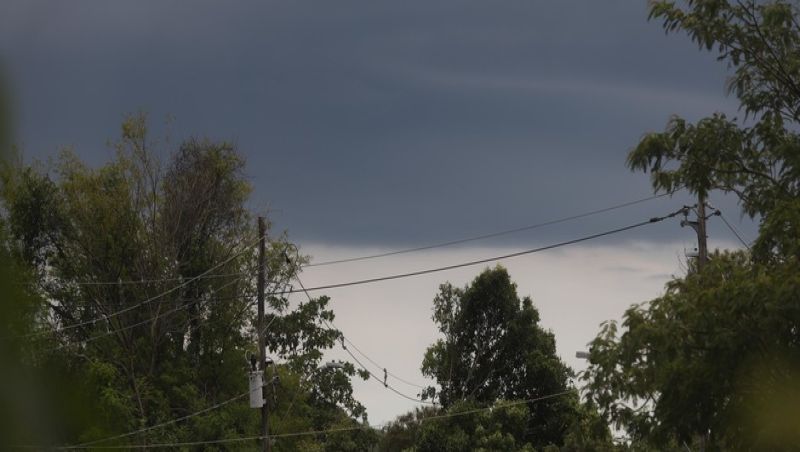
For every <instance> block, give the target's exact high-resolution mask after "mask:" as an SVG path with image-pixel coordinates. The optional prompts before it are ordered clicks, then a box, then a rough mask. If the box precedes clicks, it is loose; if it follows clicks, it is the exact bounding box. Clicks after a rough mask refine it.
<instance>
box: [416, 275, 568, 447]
mask: <svg viewBox="0 0 800 452" xmlns="http://www.w3.org/2000/svg"><path fill="white" fill-rule="evenodd" d="M433 305H434V306H433V311H434V313H433V320H434V321H435V322H436V324H437V326H438V328H439V330H440V331H441V333H442V335H443V336H444V337H443V338H442V339H439V340H437V341H436V342H435V343H434V344H433V345H431V346H430V347H429V348H428V350H427V352H426V353H425V358H424V360H423V362H422V372H423V374H424V375H427V376H429V377H432V378H434V379H436V382H437V383H438V385H439V388H440V389H439V390H438V391H437V390H436V389H435V388H433V387H431V388H428V389H427V390H426V391H425V396H426V397H428V398H434V397H435V398H436V399H437V400H438V401H439V402H440V403H441V405H442V406H443V408H444V409H446V410H448V409H451V408H453V407H456V406H457V405H459V404H463V403H467V404H473V405H474V404H477V405H482V406H490V405H492V404H493V403H495V402H496V401H498V400H529V399H535V398H539V397H543V396H548V395H552V394H557V393H563V392H565V391H568V390H569V389H570V387H571V386H570V382H569V379H570V377H571V376H572V375H573V374H572V371H571V370H570V369H569V368H568V367H567V366H566V365H565V364H564V363H563V362H561V360H560V359H559V358H558V356H557V355H556V348H555V339H554V337H553V334H552V333H550V332H548V331H546V330H544V329H543V328H541V327H540V326H539V324H538V323H539V312H538V311H537V310H536V308H535V307H534V306H533V302H532V301H531V299H530V298H529V297H525V298H523V299H520V298H519V297H518V295H517V291H516V285H515V284H514V283H512V282H511V280H510V278H509V275H508V272H507V271H506V270H505V269H504V268H502V267H500V266H498V267H496V268H494V269H487V270H485V271H484V272H482V273H481V274H480V275H478V276H477V277H476V278H475V279H474V280H473V281H472V283H471V284H470V285H468V286H467V287H464V288H457V287H453V286H452V285H451V284H449V283H447V284H443V285H442V286H441V287H440V290H439V293H438V294H437V295H436V297H435V298H434V301H433ZM523 408H524V412H523V414H520V415H521V416H522V418H523V419H524V428H515V429H509V430H502V429H500V430H496V429H489V431H491V432H495V431H496V432H497V433H498V434H501V436H502V437H503V438H506V435H510V436H509V438H512V439H513V441H514V444H519V445H520V446H521V445H524V444H529V445H531V446H533V447H536V448H539V447H543V446H546V445H548V444H555V445H562V444H564V438H565V436H566V434H567V432H568V431H569V429H570V427H571V426H572V425H573V424H574V423H575V422H576V419H577V415H578V401H577V397H576V396H575V394H565V395H562V396H559V397H553V398H549V399H546V400H542V401H538V402H535V403H529V404H528V405H527V406H525V407H523ZM453 422H456V421H453ZM458 422H476V421H475V420H459V421H458ZM454 425H457V424H454ZM454 428H455V427H454ZM467 431H469V433H470V434H472V433H473V432H472V430H470V429H467ZM431 434H432V435H433V434H434V433H431ZM436 434H444V433H442V432H439V433H436ZM457 436H460V435H457ZM425 438H428V436H425ZM451 439H452V438H451ZM465 440H466V439H465ZM473 440H474V438H471V439H469V441H473ZM425 441H428V440H425ZM431 441H433V440H431ZM453 441H456V440H455V439H453ZM458 441H461V440H458ZM458 441H457V442H458ZM504 441H505V440H504ZM434 443H435V441H434V442H431V444H434ZM459 444H460V443H459ZM498 444H499V443H498ZM504 444H505V443H504ZM509 444H510V443H509ZM458 447H460V446H453V448H452V449H451V450H459V448H458ZM497 447H500V448H502V447H501V446H499V445H498V446H497ZM515 447H516V446H515ZM423 450H424V449H423Z"/></svg>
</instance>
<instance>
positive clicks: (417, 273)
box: [270, 209, 683, 295]
mask: <svg viewBox="0 0 800 452" xmlns="http://www.w3.org/2000/svg"><path fill="white" fill-rule="evenodd" d="M681 212H683V209H680V210H677V211H675V212H673V213H670V214H668V215H665V216H662V217H653V218H651V219H649V220H646V221H642V222H639V223H634V224H631V225H629V226H623V227H620V228H616V229H611V230H608V231H604V232H600V233H597V234H591V235H587V236H584V237H580V238H577V239H571V240H567V241H564V242H558V243H554V244H552V245H546V246H541V247H538V248H532V249H528V250H524V251H517V252H515V253H510V254H503V255H501V256H494V257H489V258H485V259H478V260H474V261H468V262H462V263H459V264H453V265H446V266H444V267H436V268H429V269H425V270H418V271H413V272H408V273H398V274H394V275H387V276H380V277H376V278H368V279H361V280H356V281H349V282H343V283H335V284H326V285H322V286H316V287H308V288H303V289H302V290H301V289H290V290H287V291H285V293H299V292H303V291H309V292H310V291H315V290H324V289H338V288H341V287H349V286H358V285H362V284H371V283H376V282H381V281H390V280H394V279H401V278H409V277H413V276H421V275H427V274H430V273H437V272H442V271H447V270H454V269H457V268H463V267H470V266H473V265H479V264H485V263H489V262H495V261H499V260H503V259H509V258H512V257H518V256H524V255H527V254H534V253H539V252H542V251H547V250H552V249H555V248H560V247H563V246H567V245H574V244H576V243H581V242H586V241H589V240H593V239H596V238H600V237H605V236H609V235H613V234H618V233H620V232H625V231H629V230H631V229H636V228H640V227H642V226H647V225H650V224H654V223H658V222H661V221H664V220H666V219H667V218H672V217H674V216H676V215H678V214H680V213H681ZM274 294H275V293H271V294H270V295H274Z"/></svg>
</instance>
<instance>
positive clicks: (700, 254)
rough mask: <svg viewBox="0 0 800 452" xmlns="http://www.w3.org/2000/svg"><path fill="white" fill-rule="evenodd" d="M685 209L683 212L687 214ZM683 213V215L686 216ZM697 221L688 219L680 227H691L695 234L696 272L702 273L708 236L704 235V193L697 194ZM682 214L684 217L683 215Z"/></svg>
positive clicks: (706, 252)
mask: <svg viewBox="0 0 800 452" xmlns="http://www.w3.org/2000/svg"><path fill="white" fill-rule="evenodd" d="M688 211H689V208H688V207H686V210H685V212H686V213H688ZM686 213H685V214H686ZM695 213H696V214H697V221H689V220H688V219H686V220H684V221H682V222H681V226H691V227H692V229H694V232H695V233H697V271H702V270H703V267H705V265H706V263H707V262H708V234H707V233H706V196H705V194H704V193H698V194H697V206H696V209H695ZM685 214H684V215H685Z"/></svg>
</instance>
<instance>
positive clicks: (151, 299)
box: [17, 240, 258, 338]
mask: <svg viewBox="0 0 800 452" xmlns="http://www.w3.org/2000/svg"><path fill="white" fill-rule="evenodd" d="M257 243H258V241H257V240H256V241H254V242H253V243H251V244H249V245H247V246H245V247H244V248H243V249H242V250H241V251H239V252H237V253H234V254H233V255H232V256H230V257H229V258H227V259H225V260H224V261H222V262H220V263H219V264H216V265H214V266H213V267H211V268H209V269H208V270H206V271H204V272H203V273H200V274H199V275H197V276H195V277H192V278H189V279H187V280H186V281H184V282H182V283H181V284H178V285H177V286H174V287H172V288H171V289H168V290H165V291H164V292H161V293H159V294H158V295H155V296H153V297H150V298H148V299H146V300H144V301H141V302H139V303H135V304H133V305H131V306H128V307H126V308H123V309H120V310H119V311H116V312H112V313H110V314H108V315H104V316H103V318H104V319H106V320H107V319H110V318H114V317H117V316H120V315H122V314H124V313H126V312H130V311H132V310H134V309H137V308H139V307H141V306H144V305H146V304H149V303H152V302H153V301H155V300H158V299H159V298H163V297H165V296H167V295H169V294H171V293H172V292H175V291H176V290H178V289H181V288H183V287H186V286H187V285H188V284H190V283H192V282H194V281H197V280H198V279H200V278H202V277H203V276H205V275H207V274H210V273H211V272H212V271H214V270H216V269H217V268H219V267H222V266H223V265H225V264H227V263H228V262H230V261H232V260H233V259H235V258H237V257H239V256H240V255H242V254H243V253H244V252H245V251H247V250H248V249H249V248H250V247H252V246H254V245H255V244H257ZM97 320H99V319H92V320H84V321H81V322H76V323H72V324H68V325H64V326H62V327H60V328H58V327H56V328H54V331H55V332H61V331H66V330H71V329H74V328H79V327H81V326H86V325H89V324H93V323H95V322H97ZM48 333H49V331H40V332H36V333H30V334H25V335H21V336H17V337H21V338H22V337H35V336H41V335H44V334H48Z"/></svg>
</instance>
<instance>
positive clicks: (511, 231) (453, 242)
mask: <svg viewBox="0 0 800 452" xmlns="http://www.w3.org/2000/svg"><path fill="white" fill-rule="evenodd" d="M673 193H674V192H668V193H662V194H660V195H653V196H649V197H647V198H641V199H637V200H635V201H629V202H625V203H622V204H616V205H613V206H610V207H606V208H603V209H597V210H592V211H589V212H585V213H581V214H576V215H571V216H568V217H563V218H559V219H557V220H549V221H545V222H542V223H536V224H532V225H528V226H522V227H518V228H513V229H506V230H504V231H499V232H492V233H488V234H483V235H477V236H473V237H466V238H463V239H458V240H451V241H448V242H441V243H435V244H432V245H426V246H419V247H415V248H407V249H402V250H397V251H389V252H386V253H379V254H372V255H368V256H356V257H350V258H345V259H336V260H330V261H323V262H316V263H314V262H312V263H310V264H306V265H303V267H321V266H324V265H333V264H343V263H346V262H356V261H363V260H367V259H377V258H380V257H387V256H396V255H398V254H407V253H414V252H417V251H425V250H430V249H434V248H442V247H446V246H452V245H459V244H462V243H468V242H474V241H478V240H484V239H489V238H493V237H500V236H503V235H508V234H514V233H517V232H523V231H529V230H532V229H538V228H541V227H545V226H552V225H554V224H559V223H565V222H567V221H572V220H577V219H580V218H585V217H589V216H592V215H597V214H601V213H605V212H610V211H612V210H617V209H622V208H624V207H629V206H633V205H636V204H640V203H643V202H647V201H652V200H654V199H658V198H663V197H664V196H670V195H672V194H673Z"/></svg>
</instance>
